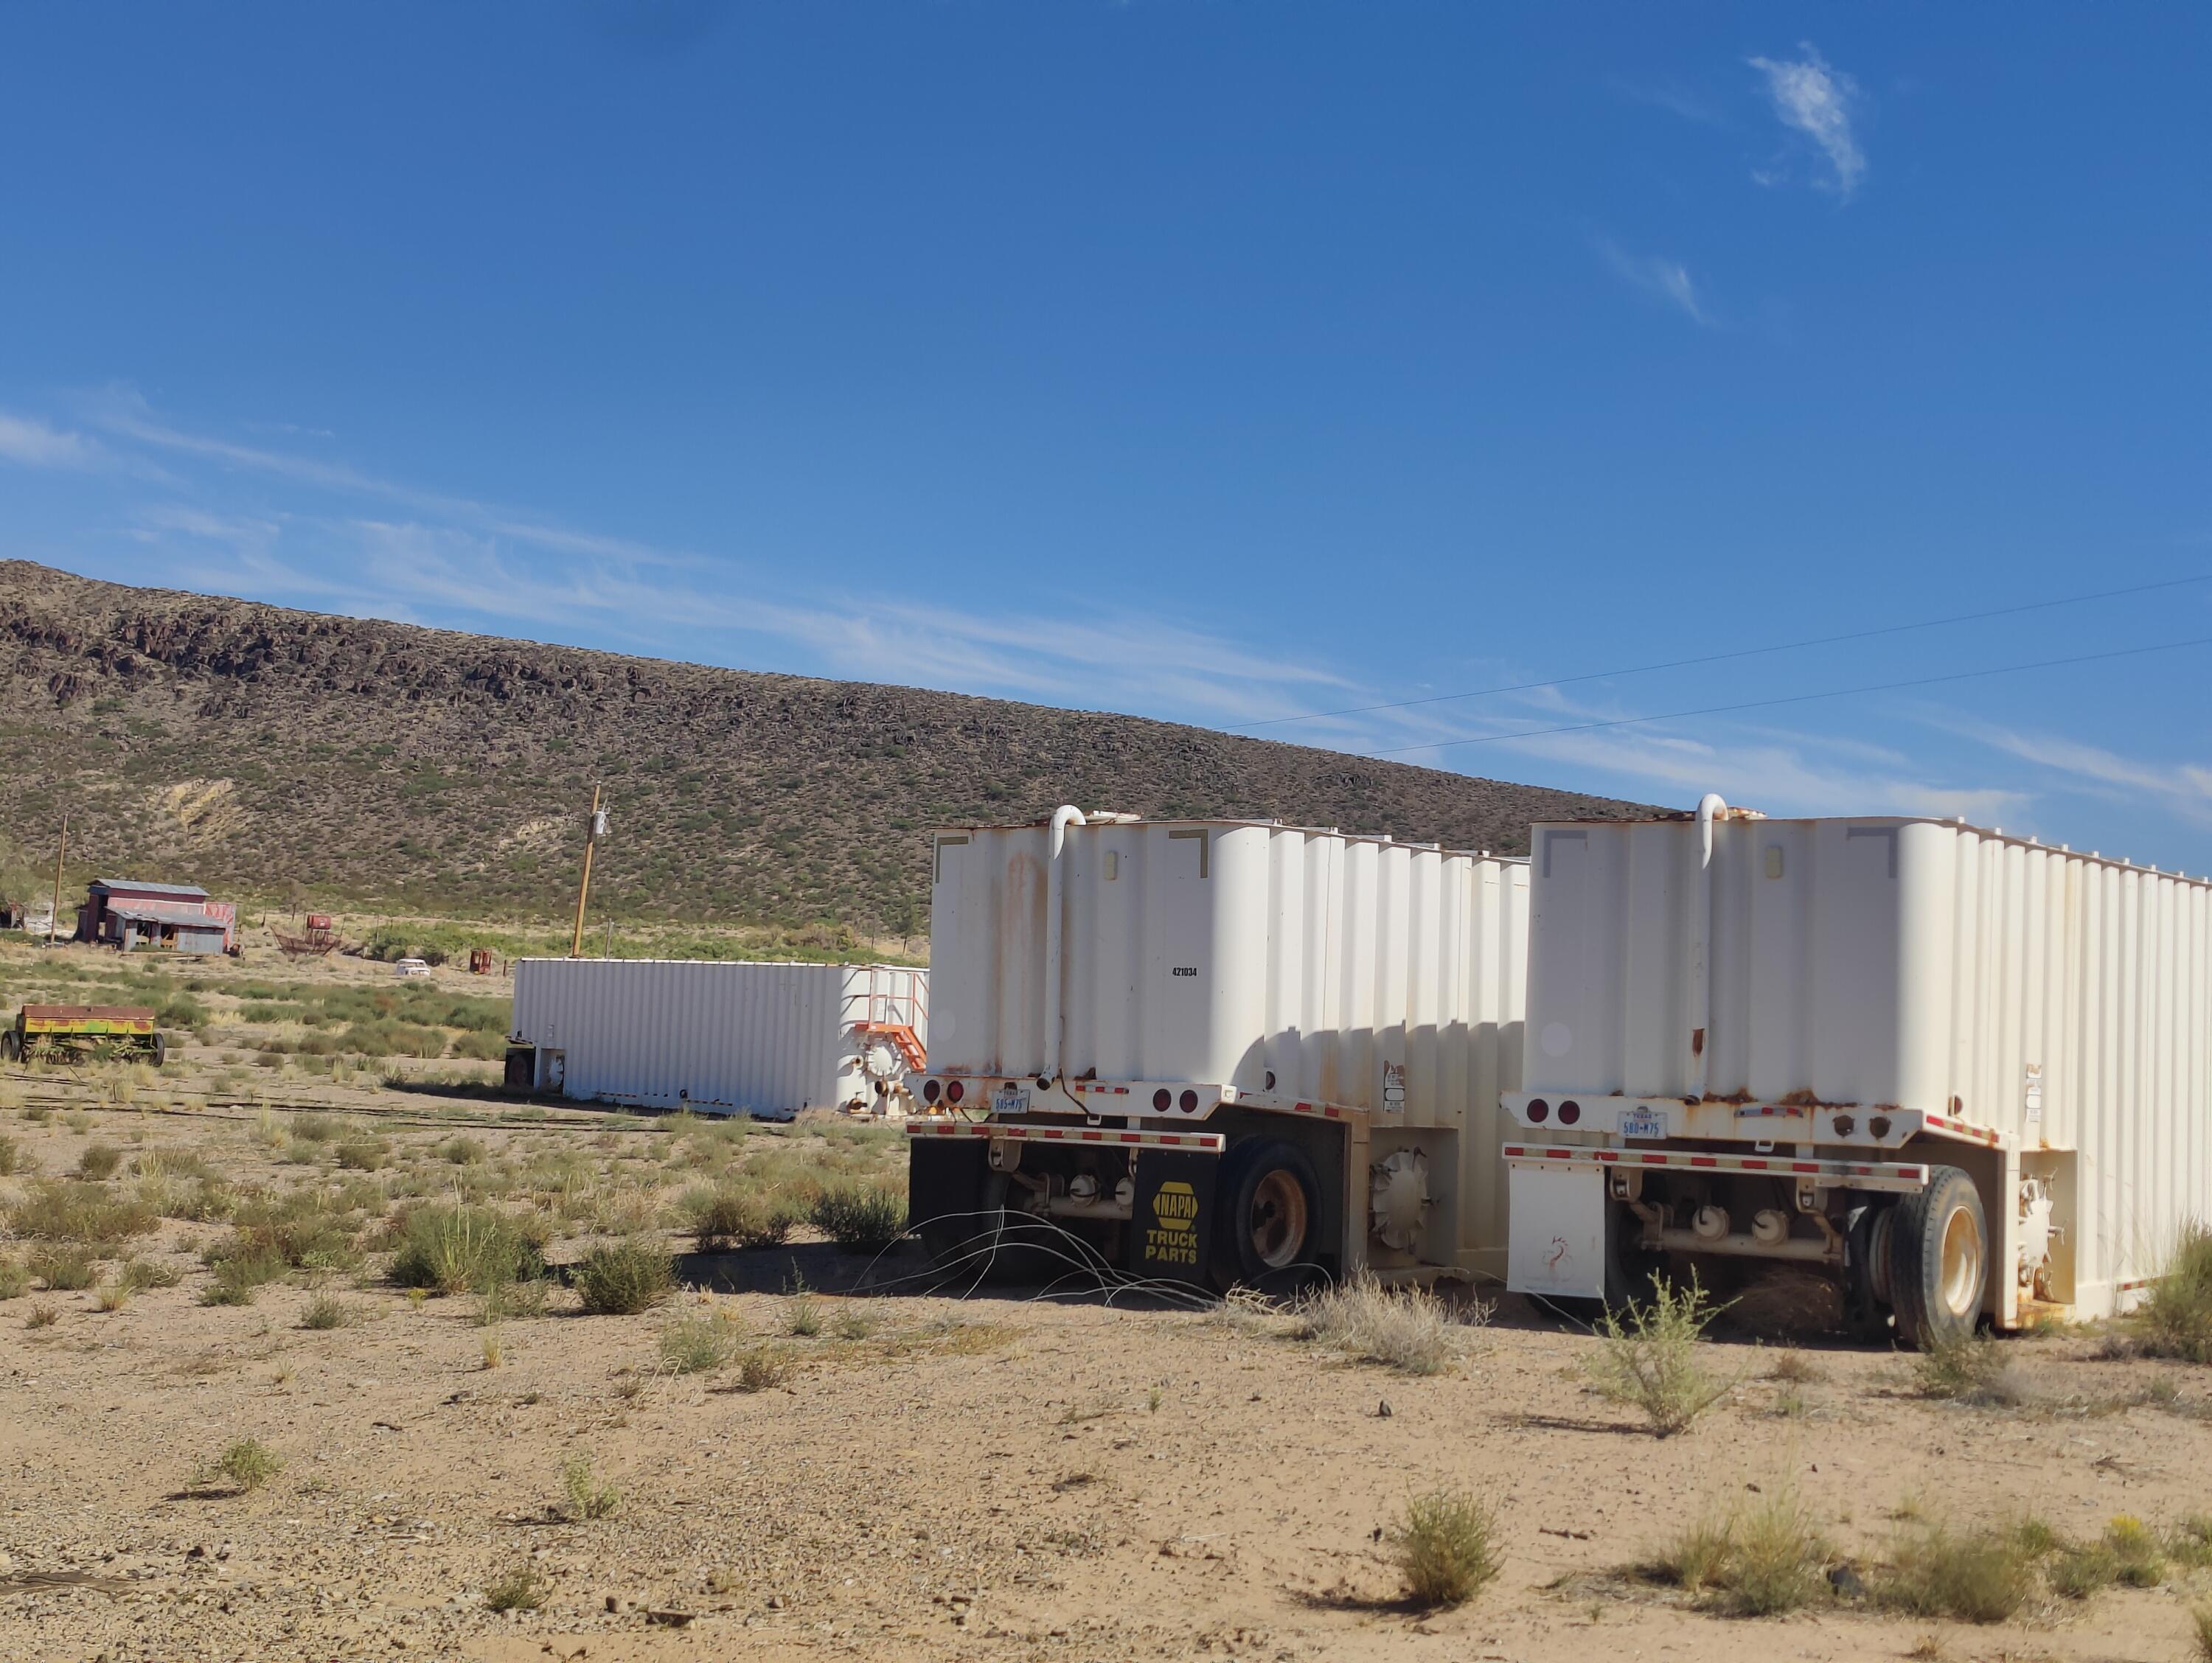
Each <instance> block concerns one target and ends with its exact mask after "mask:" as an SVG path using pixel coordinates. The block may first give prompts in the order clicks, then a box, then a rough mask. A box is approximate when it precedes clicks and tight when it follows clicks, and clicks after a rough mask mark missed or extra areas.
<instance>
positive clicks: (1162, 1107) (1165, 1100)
mask: <svg viewBox="0 0 2212 1663" xmlns="http://www.w3.org/2000/svg"><path fill="white" fill-rule="evenodd" d="M1174 1101H1175V1099H1174V1098H1173V1097H1172V1096H1170V1095H1169V1093H1168V1089H1167V1088H1166V1087H1165V1086H1162V1087H1161V1088H1160V1089H1158V1091H1155V1092H1154V1093H1152V1108H1154V1109H1155V1110H1156V1111H1158V1113H1159V1114H1166V1113H1167V1112H1168V1105H1169V1104H1170V1103H1171V1102H1174Z"/></svg>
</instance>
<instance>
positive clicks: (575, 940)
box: [568, 786, 599, 958]
mask: <svg viewBox="0 0 2212 1663" xmlns="http://www.w3.org/2000/svg"><path fill="white" fill-rule="evenodd" d="M597 847H599V786H592V817H591V819H590V820H589V821H588V822H586V824H585V828H584V881H583V882H582V883H579V884H578V885H577V886H576V927H575V929H574V931H573V932H571V933H570V934H569V937H568V956H569V957H570V958H581V957H583V956H584V897H585V896H586V895H590V894H591V892H592V850H593V849H595V848H597Z"/></svg>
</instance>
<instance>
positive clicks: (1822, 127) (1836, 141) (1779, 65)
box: [1748, 41, 1866, 197]
mask: <svg viewBox="0 0 2212 1663" xmlns="http://www.w3.org/2000/svg"><path fill="white" fill-rule="evenodd" d="M1797 49H1798V51H1800V52H1802V53H1804V57H1803V58H1797V59H1789V58H1751V59H1749V60H1748V62H1749V63H1750V64H1751V66H1752V68H1753V69H1755V70H1758V71H1759V73H1760V74H1761V75H1762V76H1765V78H1766V94H1767V96H1768V97H1769V98H1771V100H1773V101H1774V113H1775V115H1776V116H1777V117H1778V118H1780V120H1781V122H1782V124H1783V125H1784V126H1785V127H1789V128H1791V129H1794V130H1796V131H1797V132H1800V133H1802V134H1804V135H1805V137H1808V138H1809V139H1811V140H1812V141H1813V143H1814V144H1816V145H1818V146H1819V147H1820V150H1821V153H1822V154H1823V155H1826V157H1827V159H1828V165H1829V166H1830V167H1832V168H1833V169H1834V170H1835V175H1836V177H1835V189H1836V190H1837V191H1838V192H1839V193H1840V194H1842V195H1844V196H1846V197H1848V196H1850V194H1851V192H1852V191H1855V190H1857V188H1858V182H1859V178H1860V176H1861V175H1862V174H1863V173H1865V172H1866V155H1865V153H1864V152H1863V151H1862V150H1861V149H1859V144H1858V140H1857V138H1856V137H1853V135H1852V133H1851V109H1852V106H1854V105H1855V104H1856V103H1857V100H1858V85H1857V82H1854V81H1853V80H1852V79H1851V78H1850V76H1847V75H1845V74H1844V72H1843V71H1842V70H1834V69H1831V68H1830V67H1829V66H1828V64H1827V61H1826V59H1825V58H1822V57H1821V56H1820V52H1818V51H1817V50H1815V49H1814V46H1813V45H1812V43H1811V42H1810V41H1803V42H1800V43H1799V46H1798V48H1797ZM1753 177H1754V178H1757V179H1759V181H1760V183H1762V184H1769V183H1772V182H1773V180H1774V176H1773V175H1772V174H1771V173H1756V174H1754V175H1753Z"/></svg>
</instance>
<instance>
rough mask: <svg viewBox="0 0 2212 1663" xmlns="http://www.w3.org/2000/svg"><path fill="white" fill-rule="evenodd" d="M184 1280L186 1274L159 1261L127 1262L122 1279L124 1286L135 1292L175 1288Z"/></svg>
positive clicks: (141, 1260) (131, 1260) (133, 1260)
mask: <svg viewBox="0 0 2212 1663" xmlns="http://www.w3.org/2000/svg"><path fill="white" fill-rule="evenodd" d="M184 1279H185V1277H184V1272H181V1271H179V1269H177V1267H176V1266H175V1265H164V1264H162V1263H161V1260H159V1259H128V1260H125V1263H124V1265H123V1271H122V1277H121V1280H122V1284H123V1285H124V1286H125V1287H126V1288H129V1289H131V1290H132V1291H133V1292H143V1290H146V1289H148V1288H173V1287H175V1286H176V1285H177V1284H179V1282H182V1281H183V1280H184Z"/></svg>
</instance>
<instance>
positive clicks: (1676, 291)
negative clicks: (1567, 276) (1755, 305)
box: [1591, 237, 1713, 329]
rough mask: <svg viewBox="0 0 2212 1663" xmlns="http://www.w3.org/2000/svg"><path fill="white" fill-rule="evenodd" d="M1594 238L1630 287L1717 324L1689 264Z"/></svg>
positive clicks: (1696, 319)
mask: <svg viewBox="0 0 2212 1663" xmlns="http://www.w3.org/2000/svg"><path fill="white" fill-rule="evenodd" d="M1591 242H1592V245H1593V246H1595V248H1596V250H1597V252H1598V256H1599V258H1601V259H1602V260H1604V262H1605V263H1606V264H1607V267H1609V268H1610V269H1611V270H1612V271H1613V276H1616V277H1619V278H1620V280H1621V281H1622V282H1625V283H1626V284H1627V285H1628V286H1629V287H1630V288H1637V289H1641V290H1642V291H1643V292H1644V294H1650V295H1655V296H1656V297H1657V298H1658V299H1660V300H1663V301H1665V302H1666V303H1667V304H1668V306H1671V307H1674V308H1675V310H1677V311H1678V312H1680V313H1682V314H1683V316H1685V317H1686V318H1688V319H1690V320H1691V321H1692V323H1696V324H1700V325H1704V326H1705V328H1707V329H1711V328H1712V327H1713V319H1712V315H1711V313H1709V312H1707V311H1706V309H1705V304H1704V302H1703V301H1702V300H1699V298H1698V287H1697V285H1696V284H1695V283H1694V282H1692V281H1691V280H1690V271H1689V268H1688V267H1687V266H1686V265H1684V264H1682V263H1681V262H1680V260H1669V259H1664V258H1660V257H1659V256H1657V255H1647V254H1632V253H1630V252H1628V251H1627V250H1626V249H1625V248H1623V247H1622V246H1620V244H1619V243H1617V242H1615V241H1613V239H1612V238H1610V237H1595V238H1593V239H1592V240H1591Z"/></svg>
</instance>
